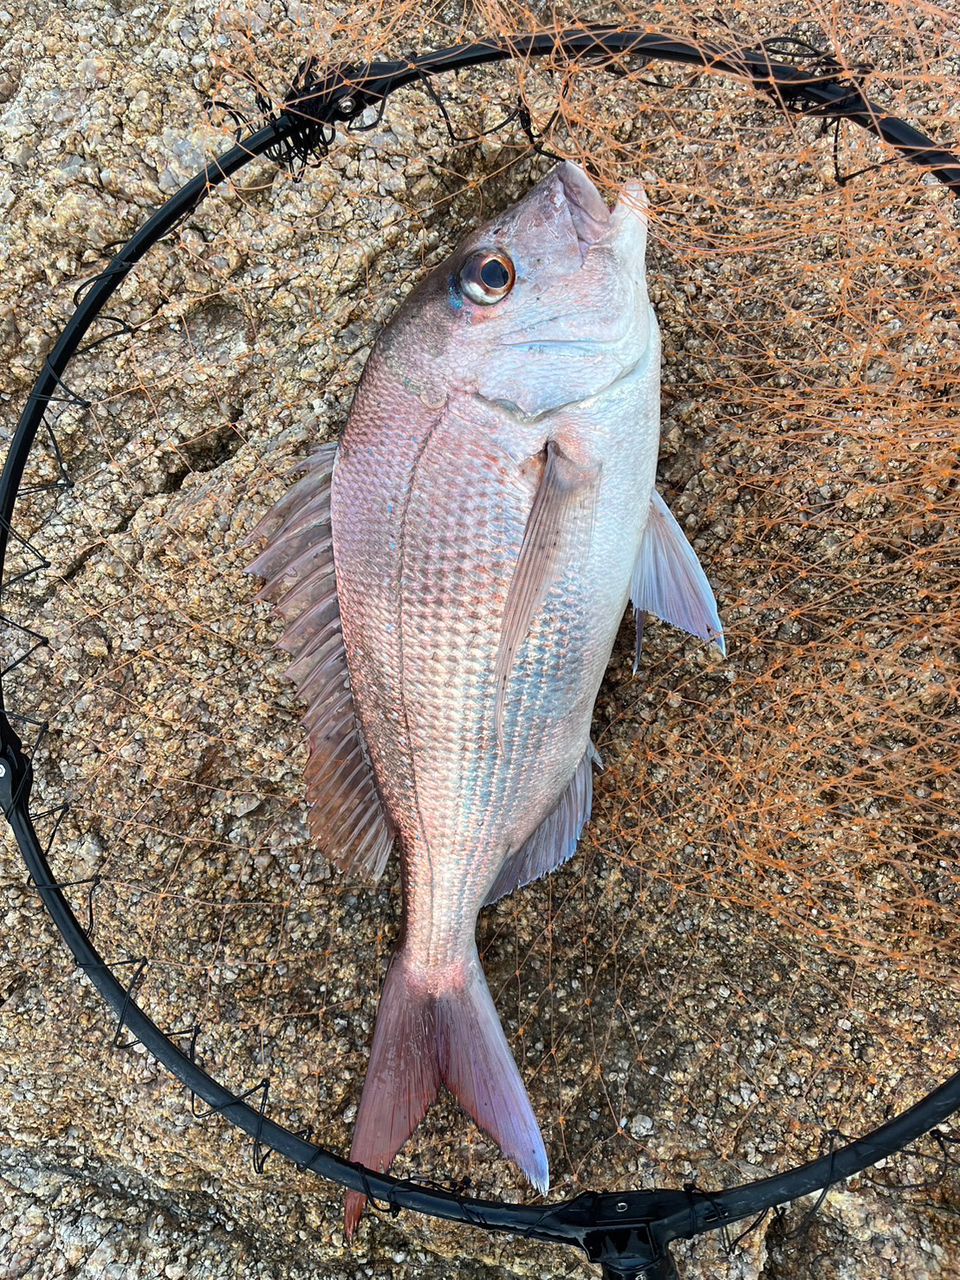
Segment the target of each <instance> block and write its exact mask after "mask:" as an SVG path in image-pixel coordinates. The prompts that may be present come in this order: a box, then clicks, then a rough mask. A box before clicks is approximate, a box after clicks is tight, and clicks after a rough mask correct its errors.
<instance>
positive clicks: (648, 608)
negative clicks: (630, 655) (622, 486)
mask: <svg viewBox="0 0 960 1280" xmlns="http://www.w3.org/2000/svg"><path fill="white" fill-rule="evenodd" d="M630 598H631V600H632V601H633V607H634V609H635V610H636V614H637V652H636V658H635V660H634V664H633V670H634V672H636V670H637V666H638V664H639V662H640V643H641V640H642V638H643V621H644V619H643V615H644V614H645V613H652V614H654V615H655V616H656V617H658V618H661V619H662V620H663V621H664V622H669V623H670V625H671V626H674V627H679V628H680V630H681V631H687V632H689V633H690V635H693V636H699V637H700V639H701V640H706V641H708V642H711V643H713V644H715V645H716V646H717V648H718V649H719V650H720V652H721V653H722V654H723V655H724V657H726V653H727V647H726V644H725V642H724V639H723V627H722V625H721V623H720V615H719V613H718V612H717V602H716V599H715V597H714V594H713V591H712V589H711V587H710V583H709V582H708V581H707V575H706V574H705V573H704V572H703V569H702V567H701V565H700V561H699V560H698V559H697V553H696V552H695V551H694V549H693V547H691V545H690V543H689V542H688V541H687V539H686V535H685V534H684V532H683V530H682V529H681V528H680V526H679V524H678V523H677V521H676V517H675V516H674V514H673V512H672V511H671V510H670V508H669V507H668V506H667V504H666V503H665V502H664V500H663V499H662V498H661V497H660V495H659V493H657V491H656V490H654V492H653V497H652V498H651V500H650V515H649V517H648V519H647V527H646V529H645V530H644V533H643V541H642V542H641V544H640V554H639V555H638V556H637V563H636V565H635V566H634V570H633V580H632V582H631V584H630Z"/></svg>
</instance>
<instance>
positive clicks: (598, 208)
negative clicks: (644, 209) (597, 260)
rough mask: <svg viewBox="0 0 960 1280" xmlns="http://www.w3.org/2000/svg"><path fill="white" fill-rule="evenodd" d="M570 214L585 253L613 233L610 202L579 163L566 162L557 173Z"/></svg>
mask: <svg viewBox="0 0 960 1280" xmlns="http://www.w3.org/2000/svg"><path fill="white" fill-rule="evenodd" d="M557 178H558V179H559V182H560V186H561V189H562V190H563V195H564V198H565V200H566V202H567V212H568V213H569V214H570V221H571V222H572V223H573V229H574V231H575V232H576V235H577V239H578V240H579V242H580V249H581V252H583V251H585V250H586V249H589V248H590V247H591V246H592V245H595V244H599V243H600V241H601V240H603V239H605V237H606V235H607V233H608V231H609V230H610V210H609V209H608V208H607V202H606V201H605V200H604V198H603V196H602V195H601V194H600V192H599V191H598V190H597V188H596V187H595V186H594V185H593V183H592V182H591V181H590V179H589V177H588V176H587V175H586V173H584V171H583V170H582V169H581V168H580V166H579V165H578V164H574V163H573V162H572V161H570V160H565V161H564V162H563V164H562V165H560V167H559V169H558V170H557Z"/></svg>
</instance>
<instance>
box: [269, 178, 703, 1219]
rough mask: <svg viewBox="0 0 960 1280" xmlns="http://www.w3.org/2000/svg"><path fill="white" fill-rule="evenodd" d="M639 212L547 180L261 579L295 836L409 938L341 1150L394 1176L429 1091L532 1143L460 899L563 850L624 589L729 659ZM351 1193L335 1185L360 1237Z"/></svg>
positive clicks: (484, 242) (281, 539)
mask: <svg viewBox="0 0 960 1280" xmlns="http://www.w3.org/2000/svg"><path fill="white" fill-rule="evenodd" d="M645 229H646V217H645V200H644V198H643V194H642V190H641V189H640V188H639V186H637V185H635V184H629V185H628V187H627V188H626V189H625V191H624V193H623V195H622V196H621V199H620V200H619V202H618V203H617V205H616V207H615V209H614V210H613V211H612V212H611V211H610V210H609V209H608V208H607V205H606V203H605V202H604V200H603V199H602V197H601V196H600V194H599V192H598V191H597V190H596V188H595V187H594V185H593V184H592V182H591V181H590V179H589V178H588V177H587V176H586V174H585V173H583V171H582V170H580V169H579V168H577V167H576V166H575V165H572V164H569V163H567V164H563V165H560V166H559V167H558V168H556V169H555V170H553V172H551V173H550V174H549V175H548V176H547V177H546V178H544V179H543V180H542V181H541V182H540V183H539V184H537V186H535V187H534V188H533V189H532V190H531V191H530V192H529V193H528V194H527V195H526V196H525V197H524V199H522V200H521V201H520V202H519V203H517V204H516V205H514V206H513V207H512V208H511V209H509V210H507V211H506V212H504V213H502V214H501V215H499V217H497V218H495V219H493V220H491V221H490V222H488V223H487V224H486V225H485V226H483V227H481V228H480V229H479V230H478V231H476V232H474V233H473V234H471V235H470V236H468V237H467V238H466V239H465V240H464V241H463V242H462V243H461V244H460V245H459V246H458V247H457V249H456V250H455V251H454V252H453V254H452V255H451V256H450V257H449V258H448V259H447V260H446V261H445V262H444V263H443V264H441V266H439V267H438V268H437V269H436V270H435V271H433V272H432V273H431V274H430V275H429V276H428V277H427V278H426V279H425V280H424V281H423V282H422V283H421V284H420V285H419V286H418V287H417V288H416V289H415V290H414V291H413V292H412V293H411V294H410V295H409V296H408V297H407V299H406V300H405V301H404V303H403V304H402V306H401V307H400V309H399V310H398V312H397V313H396V315H395V316H394V318H393V319H392V320H391V322H390V323H389V325H388V326H387V327H386V329H385V330H384V332H383V333H382V334H381V336H380V338H379V340H378V342H377V344H376V346H375V348H374V350H373V352H372V354H371V356H370V359H369V360H368V362H367V366H366V368H365V370H364V373H363V377H362V379H361V382H360V385H359V387H358V390H357V394H356V397H355V400H354V404H353V407H352V410H351V413H350V418H349V422H348V424H347V427H346V430H345V432H344V435H343V438H342V441H341V442H340V445H339V447H338V448H336V449H334V448H331V447H325V448H324V449H321V450H320V452H319V453H318V454H316V455H315V456H314V458H313V459H312V460H311V461H310V462H309V463H308V468H307V473H306V476H305V478H304V479H303V480H301V481H300V483H299V484H298V485H297V486H296V488H295V489H294V490H293V491H292V492H291V493H290V494H289V495H288V496H287V498H285V499H284V500H283V501H282V502H281V503H280V504H279V505H278V507H277V508H275V510H274V511H273V512H272V513H271V514H270V515H269V516H268V517H267V519H266V520H265V521H264V522H263V524H262V525H261V526H260V530H259V532H264V533H267V534H268V535H270V537H271V541H270V543H269V545H268V547H267V549H266V551H264V553H263V554H262V555H261V556H260V557H259V559H258V560H257V561H256V562H255V564H254V565H253V566H251V568H252V570H253V571H256V572H258V573H260V574H262V575H263V576H264V577H265V578H267V580H268V581H267V587H266V588H265V591H264V595H265V596H266V597H267V598H269V599H272V600H274V601H275V603H276V604H277V607H278V609H279V611H280V612H281V614H282V616H283V617H284V618H285V620H286V622H287V630H286V632H285V635H284V639H283V641H281V643H282V644H283V646H284V647H285V648H287V649H288V650H289V651H290V652H291V653H292V655H293V658H294V661H293V665H292V667H291V669H290V674H291V675H292V677H293V678H294V679H295V680H296V681H297V683H298V685H299V687H300V689H301V693H302V695H303V697H304V701H305V702H306V703H307V712H306V715H305V724H306V727H307V729H308V732H309V734H310V746H311V756H310V762H309V765H308V773H307V792H308V799H309V801H310V804H311V827H312V830H313V833H314V835H315V837H316V838H317V840H318V842H319V843H320V846H321V848H323V849H324V851H325V852H327V853H328V855H329V856H331V857H332V858H333V859H334V860H335V861H337V862H338V863H340V864H341V865H342V866H345V867H349V868H356V869H360V870H363V871H366V872H367V873H369V874H371V875H374V876H376V875H379V873H380V872H381V871H382V869H383V866H384V864H385V862H386V860H387V857H388V855H389V852H390V848H391V846H392V844H393V842H394V839H397V840H398V841H399V846H400V856H401V859H402V869H403V896H404V925H403V933H402V937H401V940H400V943H399V946H398V948H397V951H396V953H395V955H394V957H393V959H392V961H391V964H390V967H389V969H388V972H387V977H386V981H385V983H384V988H383V993H382V996H381V1001H380V1008H379V1012H378V1017H377V1025H376V1029H375V1032H374V1040H373V1047H372V1051H371V1059H370V1066H369V1069H368V1073H367V1078H366V1082H365V1085H364V1090H363V1096H362V1099H361V1104H360V1109H359V1112H358V1117H357V1124H356V1129H355V1133H354V1138H353V1146H352V1148H351V1158H352V1159H354V1160H357V1161H360V1162H361V1163H363V1164H365V1165H367V1166H368V1167H372V1168H376V1169H380V1170H383V1169H386V1168H387V1167H388V1166H389V1164H390V1163H391V1161H392V1160H393V1158H394V1156H395V1155H396V1153H397V1152H398V1151H399V1149H400V1147H401V1146H402V1145H403V1143H404V1142H405V1141H406V1140H407V1138H408V1137H409V1136H410V1134H411V1133H412V1132H413V1130H414V1129H415V1128H416V1126H417V1125H418V1124H419V1122H420V1120H421V1119H422V1118H423V1116H424V1114H425V1113H426V1111H427V1108H428V1107H429V1106H430V1104H431V1102H432V1101H433V1100H434V1098H435V1097H436V1095H437V1093H438V1091H439V1088H440V1085H441V1084H445V1085H446V1086H447V1087H448V1088H449V1089H450V1090H451V1091H452V1092H453V1094H454V1095H455V1096H456V1097H457V1099H458V1100H459V1101H460V1103H461V1105H462V1106H463V1107H464V1109H465V1110H466V1111H467V1112H468V1113H469V1114H470V1115H471V1116H472V1117H473V1118H474V1119H475V1120H476V1122H477V1123H478V1124H479V1125H480V1127H481V1128H482V1129H484V1130H485V1131H486V1132H487V1133H488V1134H489V1135H490V1136H491V1137H492V1138H493V1139H494V1140H495V1141H496V1142H497V1144H498V1145H499V1146H500V1148H501V1150H502V1151H503V1152H504V1154H505V1155H507V1156H508V1157H509V1158H511V1159H512V1160H514V1161H515V1162H516V1163H517V1164H518V1165H519V1166H520V1168H521V1169H522V1170H523V1171H524V1173H525V1174H526V1175H527V1177H528V1178H529V1179H530V1181H531V1182H532V1183H533V1185H534V1186H535V1187H537V1188H538V1189H539V1190H545V1189H546V1187H547V1185H548V1180H549V1174H548V1162H547V1155H546V1151H545V1149H544V1144H543V1140H542V1137H541V1134H540V1129H539V1126H538V1124H537V1121H536V1118H535V1117H534V1114H533V1111H532V1109H531V1106H530V1103H529V1100H528V1098H527V1095H526V1091H525V1089H524V1086H523V1083H522V1080H521V1078H520V1074H519V1071H518V1070H517V1067H516V1064H515V1062H514V1059H513V1056H512V1054H511V1052H510V1048H509V1046H508V1044H507V1041H506V1038H505V1036H504V1033H503V1030H502V1028H501V1026H500V1022H499V1018H498V1016H497V1013H496V1010H495V1008H494V1005H493V1001H492V999H491V996H490V992H489V990H488V988H487V984H486V981H485V978H484V975H483V972H482V969H481V966H480V961H479V958H478V955H477V949H476V941H475V930H476V922H477V916H478V913H479V911H480V910H481V908H482V907H483V906H484V905H485V904H487V903H489V902H492V901H495V900H496V899H497V898H498V897H501V896H502V895H503V894H505V893H509V892H511V891H512V890H513V889H515V888H517V887H518V886H519V885H522V884H524V883H527V882H528V881H530V880H533V879H536V878H538V877H540V876H542V875H545V874H547V873H548V872H550V871H552V870H553V869H554V868H555V867H557V866H559V865H560V864H561V863H563V862H564V861H565V860H566V859H567V858H569V857H570V856H571V855H572V853H573V852H574V849H575V847H576V843H577V839H578V837H579V835H580V832H581V830H582V828H583V825H584V824H585V822H586V821H587V819H588V818H589V814H590V803H591V794H592V782H591V774H592V764H593V761H594V760H596V759H597V757H596V753H595V752H594V750H593V747H592V744H591V742H590V721H591V716H592V713H593V705H594V701H595V699H596V695H597V691H598V689H599V686H600V682H601V680H602V678H603V674H604V670H605V668H606V666H607V663H608V661H609V657H610V652H611V649H612V647H613V644H614V640H615V638H616V634H617V630H618V628H619V625H620V622H621V620H622V617H623V613H624V609H625V608H626V606H627V602H628V600H629V599H630V598H631V596H632V599H633V603H634V606H635V607H636V609H637V612H638V614H642V613H645V612H647V611H649V612H651V613H655V614H657V615H658V616H660V617H663V618H665V619H667V620H668V621H671V622H674V623H675V624H677V625H679V626H682V627H684V628H685V629H687V630H689V631H692V632H694V633H695V634H697V635H700V636H702V637H703V638H705V639H712V640H714V641H715V642H717V643H718V644H720V645H721V647H722V638H721V630H720V623H719V619H718V618H717V613H716V605H715V602H714V600H713V595H712V592H711V591H710V588H709V586H708V585H707V582H706V579H705V578H704V575H703V572H702V570H701V569H700V566H699V564H698V563H697V560H696V557H695V555H694V554H693V552H692V550H691V549H690V547H689V545H688V544H687V542H686V539H685V538H684V536H683V534H682V532H681V531H680V529H679V527H678V526H677V525H676V522H675V521H674V520H673V517H672V516H671V515H670V513H669V511H667V509H666V507H665V506H664V504H663V503H662V500H661V499H659V497H658V496H657V494H656V492H655V490H654V480H655V472H656V463H657V449H658V440H659V418H660V397H659V366H660V344H659V333H658V328H657V323H656V318H655V316H654V314H653V311H652V308H651V306H650V303H649V300H648V297H647V290H646V279H645V269H644V247H645ZM362 1207H363V1197H362V1196H359V1195H356V1194H353V1193H351V1194H350V1195H349V1196H348V1198H347V1226H348V1230H350V1231H352V1230H353V1228H354V1226H355V1225H356V1222H357V1220H358V1218H359V1216H360V1213H361V1211H362Z"/></svg>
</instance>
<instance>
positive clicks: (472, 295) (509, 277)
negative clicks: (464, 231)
mask: <svg viewBox="0 0 960 1280" xmlns="http://www.w3.org/2000/svg"><path fill="white" fill-rule="evenodd" d="M516 278H517V276H516V271H515V270H514V267H513V263H512V262H511V261H510V259H509V258H508V257H507V255H506V254H505V253H502V252H501V251H500V250H494V251H491V250H484V251H482V252H480V253H474V254H471V256H470V257H469V258H468V259H467V260H466V262H465V263H464V264H463V266H462V267H461V268H460V275H459V281H460V288H461V289H462V290H463V292H464V293H465V294H466V295H467V297H468V298H469V299H470V300H471V302H479V303H480V304H481V306H487V307H488V306H490V305H491V303H494V302H499V301H500V299H501V298H505V297H506V296H507V294H508V293H509V292H510V290H511V289H512V288H513V283H514V281H515V280H516Z"/></svg>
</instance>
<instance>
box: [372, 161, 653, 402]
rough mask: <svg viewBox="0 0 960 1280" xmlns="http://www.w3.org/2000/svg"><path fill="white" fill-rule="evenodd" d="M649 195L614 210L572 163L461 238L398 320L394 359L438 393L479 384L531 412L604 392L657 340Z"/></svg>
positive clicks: (471, 389) (432, 394)
mask: <svg viewBox="0 0 960 1280" xmlns="http://www.w3.org/2000/svg"><path fill="white" fill-rule="evenodd" d="M646 225H647V218H646V197H645V195H644V191H643V188H642V186H641V185H640V184H639V183H638V182H630V183H628V184H627V185H626V186H625V188H624V189H623V191H622V193H621V195H620V198H619V199H618V201H617V203H616V205H615V207H614V208H613V209H610V208H609V207H608V205H607V203H606V201H605V200H604V198H603V196H602V195H601V194H600V192H599V191H598V190H597V188H596V187H595V186H594V184H593V182H592V181H591V180H590V178H589V177H588V176H587V174H586V173H585V172H584V171H583V170H582V169H581V168H579V166H577V165H575V164H572V163H570V162H569V161H566V162H564V163H562V164H560V165H558V166H557V167H556V168H555V169H553V170H552V171H551V172H550V173H548V174H547V176H546V177H545V178H543V179H542V180H541V181H540V182H538V183H537V184H536V186H534V187H533V188H531V190H530V191H529V192H528V193H527V194H526V195H525V196H524V197H523V199H521V200H519V201H518V202H517V203H516V204H514V205H512V206H511V207H510V208H509V209H507V210H505V211H504V212H503V213H501V214H499V215H498V216H497V217H495V218H492V219H490V220H489V221H488V222H487V223H485V224H484V225H483V226H482V227H480V228H479V229H477V230H476V231H473V232H471V233H470V234H469V235H468V236H466V237H465V239H463V240H462V241H461V242H460V244H459V245H458V246H457V248H456V249H455V250H454V252H453V253H452V254H451V255H450V257H449V258H447V259H446V261H445V262H443V263H442V264H441V265H440V266H439V267H438V268H436V269H435V270H434V271H433V272H432V273H431V274H430V275H429V276H428V277H427V278H426V279H425V280H424V281H423V283H422V284H421V285H420V286H418V288H417V289H415V290H414V291H413V293H412V294H411V295H410V296H409V297H408V299H407V301H406V302H405V303H404V305H403V307H402V308H401V309H400V311H399V312H398V314H397V316H396V317H395V318H394V321H393V322H391V326H390V328H391V330H393V331H394V333H393V336H392V337H391V339H389V346H390V348H391V353H390V354H391V363H396V364H397V366H398V367H399V366H402V367H403V372H404V378H405V382H406V383H407V385H408V386H409V385H411V381H412V383H413V384H414V386H416V387H421V388H422V389H423V392H424V399H428V398H432V400H433V402H436V401H437V399H438V397H439V398H442V397H443V396H445V395H449V394H451V393H458V392H459V393H463V392H466V393H468V394H473V395H477V396H480V397H482V398H483V399H485V400H488V401H491V402H493V403H495V404H496V405H498V406H502V407H503V408H505V409H507V410H509V411H511V412H514V413H517V414H519V415H520V416H521V417H523V418H524V419H530V418H536V417H539V416H540V415H542V414H545V413H549V412H551V411H554V410H558V409H561V408H562V407H563V406H564V405H568V404H573V403H578V402H580V401H583V400H585V399H588V398H590V397H592V396H597V395H600V394H602V393H603V392H604V391H606V390H607V389H608V388H609V387H610V386H611V385H613V384H614V383H616V382H618V381H619V380H620V379H621V378H623V377H625V376H627V375H629V374H630V373H631V372H633V371H634V370H635V369H637V367H638V366H639V365H641V364H642V362H643V361H644V358H645V357H646V356H647V355H648V353H649V352H650V350H651V347H652V345H653V339H654V334H655V330H656V321H655V318H654V316H653V313H652V310H651V308H650V304H649V301H648V298H647V288H646V272H645V265H644V253H645V247H646Z"/></svg>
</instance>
